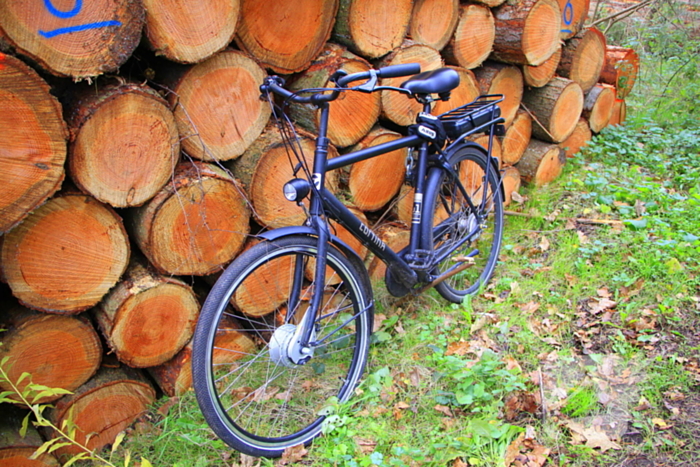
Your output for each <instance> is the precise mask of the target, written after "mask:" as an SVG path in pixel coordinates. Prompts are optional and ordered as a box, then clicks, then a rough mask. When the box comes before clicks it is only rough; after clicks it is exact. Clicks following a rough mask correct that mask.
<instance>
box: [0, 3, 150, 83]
mask: <svg viewBox="0 0 700 467" xmlns="http://www.w3.org/2000/svg"><path fill="white" fill-rule="evenodd" d="M144 18H145V12H144V8H143V5H142V3H141V1H139V0H95V1H90V2H83V0H74V1H73V2H72V4H71V3H70V2H69V3H68V4H66V3H62V4H60V5H58V4H57V3H56V2H55V0H31V1H28V2H21V3H20V2H3V3H0V30H2V32H3V36H4V37H5V39H6V40H7V42H9V43H10V45H11V46H12V47H14V48H15V49H16V50H17V52H18V53H20V54H22V55H24V56H27V57H29V58H30V59H32V60H33V61H34V62H36V63H37V64H39V65H40V66H41V67H42V68H43V69H45V70H46V71H48V72H50V73H51V74H54V75H57V76H68V77H71V78H74V79H83V78H90V77H94V76H98V75H101V74H103V73H108V72H114V71H116V70H118V69H119V67H120V66H121V65H122V64H124V62H126V60H127V59H128V58H129V57H130V56H131V54H132V52H133V51H134V49H135V48H136V46H137V45H138V44H139V41H140V39H141V31H142V29H143V24H144Z"/></svg>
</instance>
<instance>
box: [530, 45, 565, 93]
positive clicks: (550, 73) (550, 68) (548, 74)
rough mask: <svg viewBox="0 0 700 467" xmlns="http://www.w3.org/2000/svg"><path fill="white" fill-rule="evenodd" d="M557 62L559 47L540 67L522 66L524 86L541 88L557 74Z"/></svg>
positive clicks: (559, 53)
mask: <svg viewBox="0 0 700 467" xmlns="http://www.w3.org/2000/svg"><path fill="white" fill-rule="evenodd" d="M559 60H561V47H559V48H557V50H556V51H555V52H554V53H553V54H552V56H551V57H549V58H548V59H547V60H545V61H544V63H543V64H542V65H539V66H532V65H523V78H524V79H525V84H526V85H528V86H530V87H533V88H541V87H542V86H544V85H545V84H547V83H549V82H550V81H551V80H552V78H554V76H555V74H556V72H557V67H558V66H559Z"/></svg>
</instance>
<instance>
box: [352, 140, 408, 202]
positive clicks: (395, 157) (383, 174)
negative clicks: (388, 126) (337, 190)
mask: <svg viewBox="0 0 700 467" xmlns="http://www.w3.org/2000/svg"><path fill="white" fill-rule="evenodd" d="M400 137H401V135H400V134H398V133H394V132H391V131H387V130H384V129H382V128H376V129H375V130H373V131H372V132H371V133H370V134H369V135H367V137H365V138H364V139H363V140H362V141H361V142H360V143H359V145H358V146H355V147H354V148H353V149H358V150H359V149H362V148H367V147H371V146H376V145H378V144H382V143H388V142H390V141H393V140H396V139H398V138H400ZM406 155H407V150H406V149H397V150H396V151H392V152H390V153H388V154H385V155H383V156H381V157H375V158H373V159H368V160H366V161H362V162H358V163H356V164H354V165H353V166H352V168H351V169H350V175H349V180H348V187H349V189H350V194H351V196H352V200H353V204H354V205H355V206H356V207H357V208H358V209H360V210H362V211H376V210H377V209H380V208H381V207H382V206H384V205H386V204H387V203H388V202H389V201H390V200H391V198H393V197H394V196H395V195H396V193H398V191H399V188H401V184H402V183H403V180H404V174H405V172H406V168H405V164H404V162H405V159H406Z"/></svg>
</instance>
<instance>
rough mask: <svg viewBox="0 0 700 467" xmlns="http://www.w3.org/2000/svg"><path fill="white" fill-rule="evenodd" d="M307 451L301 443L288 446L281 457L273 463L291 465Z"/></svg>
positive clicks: (304, 455)
mask: <svg viewBox="0 0 700 467" xmlns="http://www.w3.org/2000/svg"><path fill="white" fill-rule="evenodd" d="M308 453H309V451H307V450H306V448H305V447H304V445H303V444H297V445H296V446H291V447H288V448H287V449H285V450H284V452H283V453H282V457H281V458H280V460H279V461H277V463H276V464H275V465H293V464H296V463H297V462H299V461H300V460H302V459H303V458H304V457H306V455H307V454H308Z"/></svg>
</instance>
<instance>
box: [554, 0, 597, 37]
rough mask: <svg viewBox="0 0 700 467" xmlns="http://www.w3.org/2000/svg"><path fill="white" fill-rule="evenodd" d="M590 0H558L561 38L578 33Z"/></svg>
mask: <svg viewBox="0 0 700 467" xmlns="http://www.w3.org/2000/svg"><path fill="white" fill-rule="evenodd" d="M590 5H591V0H559V7H560V8H561V35H560V36H559V37H560V38H561V40H566V39H569V38H571V37H573V36H574V35H576V33H578V32H579V31H580V30H581V28H582V27H583V23H584V22H585V21H586V18H587V17H588V10H589V8H590Z"/></svg>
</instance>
